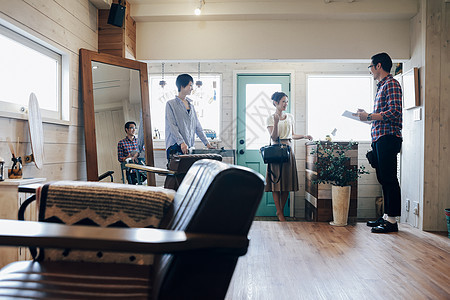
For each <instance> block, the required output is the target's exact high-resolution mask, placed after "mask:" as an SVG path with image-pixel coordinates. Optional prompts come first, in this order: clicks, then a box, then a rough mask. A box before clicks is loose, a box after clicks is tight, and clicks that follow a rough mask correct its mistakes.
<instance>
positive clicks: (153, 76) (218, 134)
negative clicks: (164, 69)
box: [148, 72, 223, 143]
mask: <svg viewBox="0 0 450 300" xmlns="http://www.w3.org/2000/svg"><path fill="white" fill-rule="evenodd" d="M184 73H187V74H190V73H189V72H178V73H176V74H175V73H165V74H164V79H165V80H166V79H167V77H174V78H175V79H176V77H177V76H178V75H179V74H184ZM191 76H192V77H193V78H194V82H193V88H194V90H195V88H196V86H195V82H196V81H197V78H196V74H195V75H193V74H192V73H191ZM204 76H218V77H219V79H218V81H219V82H220V93H219V95H218V100H219V101H220V103H219V111H218V114H219V115H218V116H217V117H218V124H219V125H218V126H219V128H218V129H217V130H216V138H214V141H217V142H220V141H221V140H222V137H221V134H222V127H223V126H222V125H223V124H222V108H223V74H222V73H212V72H208V73H206V72H204V73H201V74H200V80H202V81H204ZM153 79H156V80H157V81H160V80H161V74H160V73H149V74H148V81H149V89H150V92H149V96H150V105H151V102H152V92H151V89H152V85H151V83H152V80H153ZM192 93H194V91H192ZM188 98H189V96H188ZM195 109H196V110H197V111H198V107H197V106H195ZM151 111H152V110H151ZM151 111H150V113H152V112H151ZM163 113H164V115H165V111H164V112H163ZM200 124H201V125H202V127H203V129H210V128H205V125H204V124H203V123H202V122H201V121H200ZM163 125H164V126H163V128H165V124H163ZM154 128H155V126H154V124H152V129H154ZM152 135H153V133H152ZM208 140H210V138H208ZM153 141H155V142H158V143H159V142H164V141H165V139H164V138H156V139H153ZM199 141H200V139H199V137H198V136H197V135H195V142H199Z"/></svg>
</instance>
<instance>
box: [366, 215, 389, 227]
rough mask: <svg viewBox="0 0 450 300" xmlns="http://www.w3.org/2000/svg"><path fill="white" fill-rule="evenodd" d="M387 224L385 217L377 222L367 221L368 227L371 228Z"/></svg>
mask: <svg viewBox="0 0 450 300" xmlns="http://www.w3.org/2000/svg"><path fill="white" fill-rule="evenodd" d="M385 222H386V220H385V219H383V217H381V218H378V219H376V220H375V221H367V226H369V227H377V226H380V225H383V224H384V223H385Z"/></svg>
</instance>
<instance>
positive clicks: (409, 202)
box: [405, 199, 411, 211]
mask: <svg viewBox="0 0 450 300" xmlns="http://www.w3.org/2000/svg"><path fill="white" fill-rule="evenodd" d="M410 206H411V201H410V200H409V199H406V201H405V209H406V211H409V207H410Z"/></svg>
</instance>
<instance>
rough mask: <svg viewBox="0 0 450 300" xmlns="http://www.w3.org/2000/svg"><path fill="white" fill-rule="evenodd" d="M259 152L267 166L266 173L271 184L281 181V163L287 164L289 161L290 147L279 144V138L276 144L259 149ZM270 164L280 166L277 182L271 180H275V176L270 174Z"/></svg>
mask: <svg viewBox="0 0 450 300" xmlns="http://www.w3.org/2000/svg"><path fill="white" fill-rule="evenodd" d="M259 150H260V152H261V156H262V158H263V161H264V163H265V164H269V165H268V166H267V171H268V172H269V180H270V181H271V182H272V183H275V184H276V183H278V182H279V181H280V179H281V173H282V170H283V163H285V162H288V161H289V159H290V156H291V147H290V146H289V145H285V144H281V143H280V138H278V144H274V145H272V144H270V145H268V146H264V147H261V148H260V149H259ZM270 164H280V174H279V176H278V179H277V180H275V179H273V178H275V174H274V173H273V172H272V170H271V168H270Z"/></svg>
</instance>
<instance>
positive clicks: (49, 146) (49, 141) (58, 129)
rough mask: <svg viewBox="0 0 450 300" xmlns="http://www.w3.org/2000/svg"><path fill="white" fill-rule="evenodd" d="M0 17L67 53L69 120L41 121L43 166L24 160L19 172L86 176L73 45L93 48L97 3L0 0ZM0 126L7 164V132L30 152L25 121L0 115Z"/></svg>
mask: <svg viewBox="0 0 450 300" xmlns="http://www.w3.org/2000/svg"><path fill="white" fill-rule="evenodd" d="M0 18H1V19H3V20H5V21H7V22H9V23H11V24H13V25H15V26H17V27H19V28H21V29H23V30H25V31H27V32H28V33H30V34H32V35H34V36H36V37H38V38H40V39H43V40H45V41H46V42H48V43H50V44H52V45H54V46H56V47H58V48H60V49H62V50H63V51H65V52H67V53H69V55H70V64H69V65H70V66H69V68H70V70H69V71H70V76H69V79H70V82H69V87H70V102H71V103H70V125H58V124H49V123H44V125H43V129H44V152H45V161H44V166H43V168H42V170H38V169H37V168H36V167H35V166H34V165H33V164H26V165H24V170H23V173H24V177H43V178H47V180H59V179H74V180H80V179H86V165H85V164H86V163H85V160H86V159H85V152H84V151H85V150H84V129H83V111H82V107H81V105H82V102H81V97H79V86H78V61H79V59H78V51H79V49H80V48H87V49H90V50H97V39H98V36H97V9H96V8H95V7H94V6H93V5H92V4H90V3H89V1H88V0H80V1H65V0H55V1H47V0H33V1H32V0H14V1H6V0H1V1H0ZM23 72H26V70H23ZM23 84H27V83H26V82H24V83H23ZM0 129H1V130H0V156H2V157H3V158H5V160H6V161H7V163H6V166H7V167H9V166H11V162H10V158H11V154H10V151H9V148H8V146H7V143H6V138H7V137H10V138H11V139H12V141H13V142H14V143H15V142H16V141H17V138H19V140H20V148H21V149H22V150H21V153H20V154H21V155H26V154H31V149H30V139H29V133H28V121H26V120H19V119H12V118H5V117H0Z"/></svg>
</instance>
